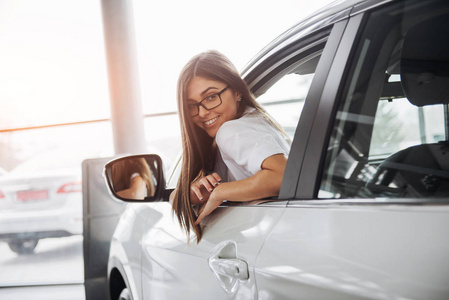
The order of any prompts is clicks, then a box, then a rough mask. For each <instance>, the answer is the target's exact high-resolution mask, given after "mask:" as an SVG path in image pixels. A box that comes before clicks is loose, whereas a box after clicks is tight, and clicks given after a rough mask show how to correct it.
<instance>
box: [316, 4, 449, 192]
mask: <svg viewBox="0 0 449 300" xmlns="http://www.w3.org/2000/svg"><path fill="white" fill-rule="evenodd" d="M448 20H449V6H448V5H447V3H444V1H428V2H421V1H403V2H400V3H398V4H394V5H389V6H386V7H383V8H380V9H378V10H377V11H375V12H373V13H371V15H370V16H369V18H368V21H367V23H366V26H365V29H364V31H363V33H362V35H361V38H360V44H359V46H358V49H357V50H356V53H355V56H354V60H353V62H354V63H353V65H352V66H351V69H350V72H349V73H348V74H349V80H347V81H346V86H345V87H344V89H343V93H342V95H343V97H342V101H341V103H340V104H339V107H338V109H337V113H336V120H335V123H334V127H333V131H332V133H331V136H330V141H329V145H328V149H327V153H326V158H325V161H324V167H323V174H322V179H321V186H320V190H319V193H318V197H319V198H385V197H387V198H399V197H407V198H420V197H443V196H447V195H448V193H449V159H448V157H447V155H448V154H446V153H449V139H448V123H447V115H448V109H447V107H448V102H449V100H448V96H447V86H448V85H449V77H448V75H447V74H448V73H447V65H448V63H449V51H448V49H449V42H448V39H447V37H448V36H449V21H448ZM445 120H446V121H445Z"/></svg>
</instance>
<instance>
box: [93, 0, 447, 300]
mask: <svg viewBox="0 0 449 300" xmlns="http://www.w3.org/2000/svg"><path fill="white" fill-rule="evenodd" d="M448 37H449V2H448V1H446V0H444V1H441V0H428V1H421V0H391V1H388V0H355V1H346V2H341V1H337V2H335V3H333V4H331V5H330V6H328V7H326V8H324V9H322V10H320V11H318V12H317V13H316V14H315V15H313V16H311V17H310V18H308V19H306V20H304V21H302V22H301V23H299V24H298V25H297V26H295V27H293V28H292V29H290V30H289V31H287V32H285V33H284V34H282V35H281V36H279V37H278V38H277V39H276V40H274V41H273V42H272V43H271V44H270V45H268V46H267V47H266V48H265V49H264V50H263V51H261V52H260V53H259V54H258V55H257V56H256V57H255V58H254V59H253V60H252V61H251V62H250V63H249V65H248V67H247V68H246V69H245V70H244V71H243V76H244V78H245V80H246V82H247V83H248V85H249V86H250V88H251V90H252V91H253V92H254V94H255V95H256V96H258V101H260V103H262V104H263V105H264V106H265V108H266V109H267V110H268V111H269V113H270V114H271V115H272V116H273V117H275V118H276V119H277V120H278V121H279V122H280V123H281V125H282V126H284V127H285V128H287V129H290V130H289V132H291V133H292V137H293V144H292V148H291V152H290V155H289V158H288V162H287V167H286V171H285V173H284V179H283V183H282V188H281V192H280V195H279V197H278V198H276V199H261V200H260V201H254V202H251V203H232V202H225V203H223V204H222V205H221V206H220V207H219V208H218V209H217V210H216V211H214V212H213V213H212V214H211V215H210V216H208V217H207V218H205V219H204V221H203V223H202V225H203V226H204V235H203V238H202V240H201V242H199V243H197V241H196V238H195V236H193V235H192V236H191V237H190V243H188V242H187V241H188V237H187V236H186V234H185V233H184V232H183V231H182V230H181V229H180V227H179V224H178V222H177V220H176V219H175V218H174V217H173V213H172V208H171V205H170V203H169V202H168V195H169V194H170V192H171V191H172V189H173V187H174V186H175V184H176V182H177V179H178V176H179V172H180V168H179V165H178V166H177V167H175V168H174V171H173V172H172V173H171V174H170V175H169V176H168V177H167V178H164V175H163V174H162V172H160V170H162V165H161V163H160V161H159V159H158V157H157V156H152V155H148V156H140V157H144V158H145V159H147V162H148V163H149V165H153V166H155V168H154V169H155V170H158V171H156V172H153V173H154V177H153V178H154V181H155V183H156V187H157V188H156V192H155V194H154V195H153V196H150V197H147V198H145V199H144V200H132V199H128V200H127V199H124V198H120V197H118V195H117V193H116V192H117V191H116V190H115V188H114V185H113V184H112V183H111V182H112V181H111V176H110V175H111V166H112V165H113V164H115V163H117V161H112V162H110V163H108V164H107V165H106V168H105V174H106V178H107V182H108V187H109V189H110V192H111V193H112V195H113V198H115V199H116V200H118V201H121V202H122V203H123V202H126V201H127V202H128V204H127V206H126V209H125V211H124V213H123V214H122V216H121V218H120V220H119V222H118V225H117V227H116V229H115V232H114V234H113V237H112V240H111V245H110V252H109V254H108V253H106V254H105V255H109V259H108V264H107V268H106V267H105V268H104V272H103V273H97V274H96V275H94V276H92V277H91V278H94V279H95V278H97V280H96V281H95V280H92V281H89V284H90V283H92V285H94V284H101V283H102V282H104V283H107V284H106V285H105V289H104V290H103V291H106V292H104V293H98V294H96V295H95V294H94V293H92V292H90V291H89V289H90V288H91V287H92V285H88V284H86V298H87V300H91V299H104V297H105V295H106V294H107V293H109V294H110V299H134V300H141V299H146V300H147V299H165V300H169V299H345V300H349V299H382V300H384V299H426V300H431V299H441V300H444V299H449V284H448V283H449V268H448V263H449V242H448V241H447V239H448V236H449V122H448V121H447V120H448V119H449V113H448V111H449V110H448V103H449V96H448V95H449V93H448V87H449V39H448ZM292 126H294V128H295V130H291V128H292ZM127 159H130V157H128V158H120V159H119V160H121V161H126V160H127ZM165 179H167V185H165ZM91 201H95V200H94V199H91ZM111 202H113V201H111ZM105 228H106V227H105ZM94 242H95V240H94V239H92V240H90V241H89V243H90V244H89V245H92V243H94ZM90 247H92V246H90ZM85 259H86V257H85ZM87 259H89V260H90V261H91V262H94V261H96V260H93V259H92V258H87ZM86 266H87V267H86V272H89V268H88V265H86ZM90 274H91V273H90ZM95 276H97V277H95ZM102 278H103V279H102ZM105 278H107V280H106V279H105ZM99 290H101V289H99Z"/></svg>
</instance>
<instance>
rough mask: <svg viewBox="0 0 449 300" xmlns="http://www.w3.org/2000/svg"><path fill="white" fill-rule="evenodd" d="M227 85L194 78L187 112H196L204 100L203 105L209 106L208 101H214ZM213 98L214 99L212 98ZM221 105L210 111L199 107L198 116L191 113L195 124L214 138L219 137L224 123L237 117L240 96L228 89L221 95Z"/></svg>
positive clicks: (188, 89) (189, 85)
mask: <svg viewBox="0 0 449 300" xmlns="http://www.w3.org/2000/svg"><path fill="white" fill-rule="evenodd" d="M226 87H227V85H226V84H225V83H223V82H221V81H215V80H212V79H208V78H205V77H199V76H196V77H193V79H192V80H191V81H190V82H189V84H188V85H187V90H186V94H187V98H186V101H187V106H188V107H190V110H189V109H187V112H188V113H189V112H192V111H195V109H196V107H195V106H197V104H199V103H200V102H201V101H202V100H205V101H203V102H202V103H203V104H205V105H206V106H207V105H209V104H207V103H206V102H207V101H209V100H208V99H212V98H213V95H214V94H217V93H219V92H221V91H223V90H224V89H225V88H226ZM211 96H212V97H211ZM220 98H221V104H220V105H219V106H217V107H215V108H212V109H210V110H207V109H205V108H204V107H203V106H201V105H199V106H198V114H197V115H196V116H192V115H193V114H194V113H190V117H191V118H192V121H193V123H194V124H195V125H196V126H198V127H200V128H202V129H203V130H204V131H206V133H207V134H208V135H209V136H210V137H212V138H214V137H215V136H216V135H217V131H218V129H219V128H220V127H221V125H222V124H223V123H224V122H227V121H229V120H233V119H235V118H236V117H237V108H238V105H239V102H238V100H239V99H240V94H239V93H236V92H235V91H234V90H232V89H230V88H228V89H226V90H224V92H222V93H221V94H220ZM218 103H219V102H218Z"/></svg>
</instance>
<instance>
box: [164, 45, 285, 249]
mask: <svg viewBox="0 0 449 300" xmlns="http://www.w3.org/2000/svg"><path fill="white" fill-rule="evenodd" d="M177 98H178V109H179V116H180V122H181V134H182V142H183V160H182V163H183V165H182V171H181V176H180V179H179V182H178V186H177V188H176V190H175V191H174V193H173V194H172V197H171V198H172V199H171V201H172V204H173V210H174V212H175V213H176V215H177V217H178V220H179V222H180V224H181V226H182V227H184V228H185V230H186V231H187V233H188V234H189V233H190V230H191V229H193V231H194V232H195V234H196V236H197V241H198V242H199V241H200V239H201V236H202V232H201V227H200V226H199V223H200V222H201V220H202V219H203V218H204V217H205V216H207V215H208V214H210V213H211V212H212V211H213V210H214V209H215V208H217V207H218V206H219V205H220V204H221V203H222V202H223V201H225V200H226V201H242V202H243V201H250V200H256V199H263V198H268V197H273V196H277V195H278V194H279V190H280V187H281V182H282V176H283V173H284V169H285V165H286V162H287V158H286V156H287V155H288V151H289V149H290V141H289V139H288V137H287V136H286V134H285V133H284V132H283V130H282V129H281V128H280V127H279V126H278V125H277V124H276V123H275V122H274V121H273V120H272V119H271V118H270V117H269V116H268V115H267V113H266V112H265V111H264V110H263V108H262V107H260V106H259V105H258V103H257V102H256V101H255V99H254V97H253V96H252V94H251V92H250V91H249V89H248V87H247V85H246V83H245V82H244V81H243V79H242V78H241V77H240V75H239V73H238V71H237V69H236V68H235V67H234V66H233V64H232V63H231V62H230V61H229V60H228V59H227V58H226V57H225V56H224V55H222V54H221V53H219V52H217V51H207V52H204V53H201V54H199V55H197V56H195V57H193V58H192V59H191V60H190V61H189V62H188V63H187V65H186V66H185V67H184V68H183V70H182V71H181V74H180V76H179V79H178V94H177ZM185 191H190V192H185ZM195 204H199V205H201V208H200V210H199V215H198V217H197V216H196V213H195V209H194V208H193V205H195Z"/></svg>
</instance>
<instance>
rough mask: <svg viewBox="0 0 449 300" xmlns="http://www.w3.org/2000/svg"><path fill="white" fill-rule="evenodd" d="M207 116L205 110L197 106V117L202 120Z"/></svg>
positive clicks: (207, 112)
mask: <svg viewBox="0 0 449 300" xmlns="http://www.w3.org/2000/svg"><path fill="white" fill-rule="evenodd" d="M208 114H209V111H208V110H207V109H205V108H204V107H203V106H201V105H200V106H198V115H199V116H200V117H201V118H202V117H204V116H207V115H208Z"/></svg>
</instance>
